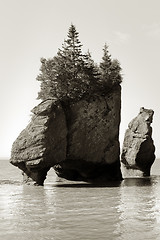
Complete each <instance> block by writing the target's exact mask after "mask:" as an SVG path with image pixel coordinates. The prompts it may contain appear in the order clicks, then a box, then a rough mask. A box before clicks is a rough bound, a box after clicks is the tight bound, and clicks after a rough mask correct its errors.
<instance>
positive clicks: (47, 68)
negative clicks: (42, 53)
mask: <svg viewBox="0 0 160 240" xmlns="http://www.w3.org/2000/svg"><path fill="white" fill-rule="evenodd" d="M36 79H37V80H38V81H40V82H41V90H40V92H39V93H38V99H42V100H45V99H47V98H57V97H58V96H57V83H58V82H57V79H56V71H55V61H54V59H48V60H46V59H45V58H41V68H40V74H39V75H38V76H37V78H36Z"/></svg>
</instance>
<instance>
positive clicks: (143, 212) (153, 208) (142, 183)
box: [117, 178, 160, 240]
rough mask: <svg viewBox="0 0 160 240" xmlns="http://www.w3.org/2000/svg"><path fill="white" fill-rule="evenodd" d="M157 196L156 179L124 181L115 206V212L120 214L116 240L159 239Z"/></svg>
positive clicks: (158, 200)
mask: <svg viewBox="0 0 160 240" xmlns="http://www.w3.org/2000/svg"><path fill="white" fill-rule="evenodd" d="M158 195H160V185H159V181H157V180H156V178H154V179H153V178H134V179H125V180H124V182H123V183H122V186H121V188H120V202H119V203H120V204H119V206H117V211H118V212H119V213H120V218H119V222H118V224H117V232H118V233H119V237H118V238H117V239H119V240H120V239H131V240H132V239H138V240H141V239H159V238H160V229H159V224H158V223H159V220H160V212H159V211H158V209H159V207H160V198H159V197H158ZM137 233H138V237H137ZM153 236H154V237H153Z"/></svg>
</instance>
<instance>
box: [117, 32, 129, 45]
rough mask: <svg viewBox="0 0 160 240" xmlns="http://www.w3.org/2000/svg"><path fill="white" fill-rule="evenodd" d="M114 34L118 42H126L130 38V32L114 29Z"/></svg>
mask: <svg viewBox="0 0 160 240" xmlns="http://www.w3.org/2000/svg"><path fill="white" fill-rule="evenodd" d="M113 35H114V41H115V43H116V44H125V43H127V42H128V41H129V40H130V34H128V33H124V32H120V31H114V32H113Z"/></svg>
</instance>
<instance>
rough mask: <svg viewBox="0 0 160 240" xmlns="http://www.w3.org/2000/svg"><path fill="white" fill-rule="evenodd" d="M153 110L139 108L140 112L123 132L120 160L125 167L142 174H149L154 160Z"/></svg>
mask: <svg viewBox="0 0 160 240" xmlns="http://www.w3.org/2000/svg"><path fill="white" fill-rule="evenodd" d="M153 114H154V112H153V110H151V109H145V108H141V109H140V113H139V114H138V116H137V117H136V118H134V119H133V120H132V121H131V122H130V123H129V125H128V129H127V130H126V133H125V138H124V143H123V148H122V155H121V162H122V163H123V164H124V166H125V167H126V168H127V169H135V170H140V171H141V172H142V173H143V176H149V175H150V169H151V166H152V164H153V162H154V160H155V154H154V152H155V146H154V143H153V140H152V128H151V126H150V125H151V123H152V118H153Z"/></svg>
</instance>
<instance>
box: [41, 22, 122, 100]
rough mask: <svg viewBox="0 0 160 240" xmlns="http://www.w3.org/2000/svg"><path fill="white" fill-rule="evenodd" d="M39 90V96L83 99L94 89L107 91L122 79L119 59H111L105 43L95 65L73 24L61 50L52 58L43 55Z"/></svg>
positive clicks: (92, 92)
mask: <svg viewBox="0 0 160 240" xmlns="http://www.w3.org/2000/svg"><path fill="white" fill-rule="evenodd" d="M37 80H38V81H40V83H41V85H40V88H41V89H40V92H39V93H38V99H41V100H46V99H48V98H56V99H59V100H62V101H64V100H70V99H80V98H82V97H83V96H84V95H87V96H92V95H93V94H94V93H95V92H101V93H102V94H105V93H106V92H108V91H109V90H110V89H112V88H113V87H115V86H116V85H119V84H120V83H121V81H122V76H121V67H120V64H119V62H118V60H115V59H114V60H112V58H111V55H110V54H109V51H108V46H107V45H106V44H105V45H104V48H103V57H102V60H101V62H100V64H99V65H98V64H95V62H94V60H93V59H92V57H91V54H90V52H89V51H88V52H87V53H86V54H83V53H82V44H81V42H80V41H79V33H78V32H77V30H76V28H75V26H74V25H73V24H71V26H70V28H69V31H68V38H67V39H66V40H64V43H63V44H62V49H58V52H57V55H56V56H54V57H53V58H51V59H45V58H41V68H40V74H39V75H38V76H37Z"/></svg>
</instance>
